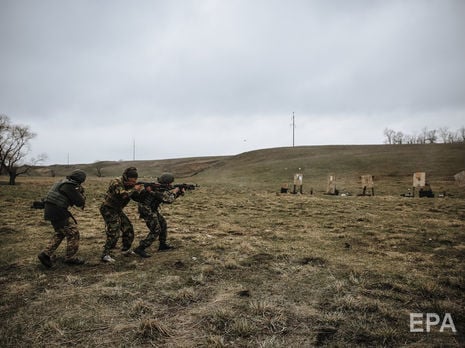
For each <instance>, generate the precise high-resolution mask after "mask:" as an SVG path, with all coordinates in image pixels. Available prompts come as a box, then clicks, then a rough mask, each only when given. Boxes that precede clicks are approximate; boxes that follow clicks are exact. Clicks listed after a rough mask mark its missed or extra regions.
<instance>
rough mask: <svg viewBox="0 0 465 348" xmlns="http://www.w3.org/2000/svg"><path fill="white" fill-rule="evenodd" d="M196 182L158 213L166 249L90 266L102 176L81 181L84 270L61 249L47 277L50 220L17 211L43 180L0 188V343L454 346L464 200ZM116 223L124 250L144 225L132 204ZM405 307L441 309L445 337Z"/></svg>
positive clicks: (97, 235) (459, 338)
mask: <svg viewBox="0 0 465 348" xmlns="http://www.w3.org/2000/svg"><path fill="white" fill-rule="evenodd" d="M199 180H204V182H201V184H202V187H201V189H199V190H197V191H194V192H190V193H188V194H186V196H185V197H183V198H181V199H179V200H178V201H177V202H176V203H175V204H173V205H172V206H168V207H164V214H165V216H166V218H167V220H168V224H169V228H170V229H169V241H170V243H172V244H174V245H175V246H177V247H178V248H177V249H175V250H173V251H170V252H164V253H158V252H156V250H155V246H154V247H152V250H150V251H151V252H152V254H153V256H152V258H149V259H141V258H137V257H130V258H126V257H123V256H120V255H118V253H116V258H117V262H116V263H115V264H102V263H101V262H100V261H99V256H100V254H101V250H102V248H103V243H104V229H103V220H102V219H101V217H100V216H99V213H98V206H99V204H100V202H101V195H102V193H103V192H104V189H105V186H106V183H107V180H106V179H94V178H91V179H90V180H89V181H88V182H86V187H87V192H88V197H89V199H88V205H87V207H86V209H85V210H84V211H80V210H75V211H73V213H74V215H75V216H76V218H77V220H78V221H79V226H80V231H81V248H80V251H79V256H81V257H84V258H85V259H87V261H88V262H87V264H86V265H84V266H75V267H71V266H67V265H65V264H63V263H62V258H63V253H64V248H63V246H61V247H60V249H59V250H58V258H57V262H56V266H54V268H53V269H51V270H49V269H45V268H44V267H43V266H42V265H41V264H40V263H39V262H38V260H37V254H38V253H39V251H40V250H41V248H43V247H44V246H45V244H46V243H47V241H48V238H49V237H50V233H51V231H52V229H51V226H49V224H48V223H46V222H44V221H43V220H42V211H38V210H32V209H30V208H29V205H30V203H31V201H32V200H33V199H36V198H38V197H40V196H41V195H43V193H45V191H46V190H47V188H48V187H49V185H50V184H51V183H52V182H53V179H51V178H22V179H21V180H20V185H19V186H16V187H10V186H0V205H1V206H0V221H1V225H0V237H1V239H2V244H1V247H0V253H1V256H0V269H1V273H0V274H1V275H0V295H1V297H0V314H1V318H2V320H1V322H0V346H2V347H37V346H39V347H40V346H65V345H74V346H81V347H87V346H102V347H114V346H125V347H140V346H147V347H150V346H157V347H159V346H163V347H202V346H208V347H295V346H411V347H420V346H421V347H434V346H447V347H449V346H452V347H459V346H463V345H465V336H464V329H465V327H464V326H465V325H464V323H465V312H464V308H465V300H464V296H463V293H464V290H465V280H464V273H463V264H464V258H465V232H464V231H465V228H464V227H465V220H464V218H463V216H462V215H461V213H462V212H463V211H464V209H465V206H464V202H465V200H464V198H461V197H452V198H450V197H448V198H445V199H439V198H435V199H418V198H415V199H409V198H401V197H399V196H397V195H395V196H394V195H380V196H375V197H354V196H353V197H330V196H323V195H321V194H317V195H314V196H310V195H277V194H276V193H275V192H274V191H273V190H256V189H254V188H253V187H251V186H244V185H243V184H242V183H241V184H230V185H229V186H224V185H219V184H215V183H209V182H208V181H207V180H205V178H204V179H202V177H199ZM446 185H449V183H447V182H446ZM393 187H394V186H393ZM401 188H402V186H399V187H398V189H401ZM128 214H129V216H130V218H131V219H132V220H133V222H134V226H135V230H136V241H138V240H140V239H141V238H143V237H144V236H145V234H146V227H145V225H144V224H143V222H142V221H141V220H139V219H138V217H137V214H136V209H135V204H133V203H131V205H130V206H129V208H128ZM411 312H420V313H427V312H432V313H438V314H440V315H441V316H442V315H443V314H444V313H451V315H452V318H453V319H454V323H455V325H456V327H457V330H458V333H456V334H453V333H451V332H450V331H447V330H446V331H445V332H442V333H441V332H439V330H437V329H433V330H432V332H430V333H429V334H426V333H410V332H409V313H411Z"/></svg>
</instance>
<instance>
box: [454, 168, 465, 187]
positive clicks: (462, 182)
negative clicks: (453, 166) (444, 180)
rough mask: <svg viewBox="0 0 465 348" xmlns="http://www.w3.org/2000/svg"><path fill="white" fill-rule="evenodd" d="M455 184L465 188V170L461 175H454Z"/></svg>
mask: <svg viewBox="0 0 465 348" xmlns="http://www.w3.org/2000/svg"><path fill="white" fill-rule="evenodd" d="M454 179H455V183H456V184H457V185H458V186H459V187H465V170H462V171H461V172H460V173H457V174H455V175H454Z"/></svg>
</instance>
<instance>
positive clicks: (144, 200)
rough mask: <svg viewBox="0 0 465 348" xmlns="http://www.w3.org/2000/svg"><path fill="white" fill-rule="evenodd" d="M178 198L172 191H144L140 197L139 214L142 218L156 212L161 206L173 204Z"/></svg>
mask: <svg viewBox="0 0 465 348" xmlns="http://www.w3.org/2000/svg"><path fill="white" fill-rule="evenodd" d="M177 197H178V195H176V194H174V193H173V192H171V191H151V192H149V191H146V190H142V191H141V193H140V197H139V207H138V208H139V214H140V215H141V217H144V216H147V215H148V214H150V213H151V212H155V211H157V210H158V208H159V207H160V204H162V203H165V204H171V203H173V202H174V200H175V199H176V198H177Z"/></svg>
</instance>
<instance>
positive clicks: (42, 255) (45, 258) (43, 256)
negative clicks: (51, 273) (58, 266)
mask: <svg viewBox="0 0 465 348" xmlns="http://www.w3.org/2000/svg"><path fill="white" fill-rule="evenodd" d="M37 257H38V258H39V260H40V262H42V264H43V265H44V266H45V267H48V268H50V267H52V266H53V263H52V260H51V259H50V256H48V255H47V254H46V253H44V252H43V251H42V252H41V253H40V254H39V255H37Z"/></svg>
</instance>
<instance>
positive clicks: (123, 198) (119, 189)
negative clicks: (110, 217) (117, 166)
mask: <svg viewBox="0 0 465 348" xmlns="http://www.w3.org/2000/svg"><path fill="white" fill-rule="evenodd" d="M139 196H140V195H139V192H137V191H136V190H135V189H134V188H133V187H127V186H125V185H124V183H123V179H122V178H115V179H113V180H112V181H110V185H109V186H108V190H107V192H106V194H105V201H104V202H103V204H104V205H106V206H108V207H111V208H113V209H116V210H122V209H123V208H124V207H125V206H126V205H128V203H129V201H130V200H131V199H132V200H134V201H139Z"/></svg>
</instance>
